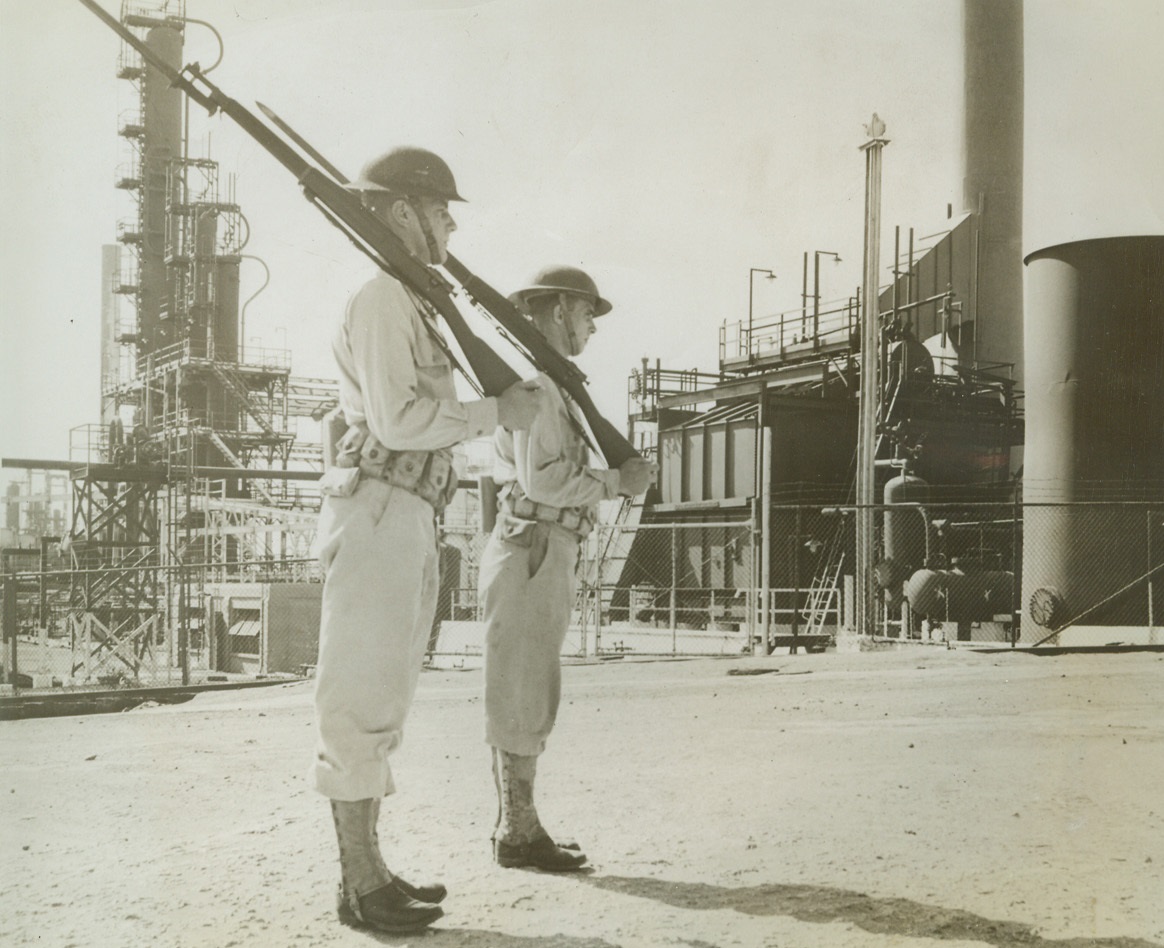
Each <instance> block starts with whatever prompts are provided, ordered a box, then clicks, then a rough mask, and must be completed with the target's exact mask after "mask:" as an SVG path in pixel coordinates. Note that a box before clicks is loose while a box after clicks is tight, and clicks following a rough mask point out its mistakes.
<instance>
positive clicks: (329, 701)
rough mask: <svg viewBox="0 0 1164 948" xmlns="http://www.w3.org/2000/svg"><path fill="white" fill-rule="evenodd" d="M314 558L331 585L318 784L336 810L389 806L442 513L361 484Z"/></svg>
mask: <svg viewBox="0 0 1164 948" xmlns="http://www.w3.org/2000/svg"><path fill="white" fill-rule="evenodd" d="M314 550H315V552H316V554H317V555H318V557H319V560H320V563H321V564H322V565H323V569H324V585H323V604H322V610H321V615H320V630H319V661H318V664H317V665H316V670H315V718H316V727H317V741H316V752H315V759H314V761H313V763H312V767H311V773H310V778H311V782H312V784H313V786H314V787H315V789H316V790H318V791H319V792H320V793H322V794H324V795H325V796H327V797H330V798H331V799H333V800H364V799H367V798H369V797H381V796H385V795H387V794H390V793H392V792H394V790H395V785H394V784H393V781H392V769H391V767H390V766H389V763H388V757H389V755H390V754H391V753H392V752H393V751H394V750H396V748H397V747H399V746H400V742H401V740H402V739H403V732H404V721H405V719H406V717H407V716H408V709H409V706H410V705H411V704H412V698H413V695H414V694H415V692H416V682H417V678H418V676H419V675H420V667H421V664H422V662H423V661H424V651H425V647H426V643H427V642H428V635H429V630H430V628H431V627H432V621H433V615H434V613H435V611H436V598H437V586H438V565H439V557H438V553H437V543H436V525H435V521H434V517H433V509H432V507H431V506H430V505H429V504H428V503H426V502H425V501H423V500H421V499H420V498H419V497H417V496H416V495H414V494H410V493H409V492H408V491H406V490H403V489H402V488H399V487H393V486H391V485H389V484H387V483H385V482H384V481H380V480H375V479H373V478H361V480H360V483H359V485H358V486H357V487H356V490H355V493H353V494H352V495H351V496H349V497H325V498H324V501H323V506H322V508H321V510H320V518H319V528H318V531H317V534H316V540H315V545H314Z"/></svg>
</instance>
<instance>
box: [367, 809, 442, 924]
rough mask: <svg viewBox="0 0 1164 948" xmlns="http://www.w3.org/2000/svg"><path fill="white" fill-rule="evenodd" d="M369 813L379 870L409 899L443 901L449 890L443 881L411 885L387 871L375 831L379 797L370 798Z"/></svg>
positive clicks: (377, 834)
mask: <svg viewBox="0 0 1164 948" xmlns="http://www.w3.org/2000/svg"><path fill="white" fill-rule="evenodd" d="M369 809H370V810H371V813H370V814H369V817H368V818H369V819H370V820H371V823H372V827H371V828H372V842H373V843H374V844H375V845H374V846H373V849H372V852H373V853H374V854H375V857H376V860H377V862H378V863H379V867H380V870H381V871H382V872H383V873H384V875H386V876H388V877H389V878H391V879H392V884H393V885H394V886H396V888H398V889H399V890H400V891H401V892H403V893H404V894H405V895H407V896H408V897H409V898H410V899H416V901H417V902H431V903H433V904H434V905H435V904H436V903H437V902H443V901H444V898H445V896H446V895H448V894H449V890H448V889H446V888H445V886H444V884H443V883H440V882H429V883H424V884H421V885H412V884H411V883H408V882H405V881H404V880H403V879H402V878H400V876H398V875H396V874H395V873H394V872H391V871H389V869H388V867H387V866H386V865H384V859H383V857H382V856H381V854H380V835H379V833H377V831H376V826H377V824H378V823H379V822H380V798H379V797H374V798H373V799H372V806H371V807H370V808H369Z"/></svg>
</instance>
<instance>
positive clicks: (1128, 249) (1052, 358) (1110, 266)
mask: <svg viewBox="0 0 1164 948" xmlns="http://www.w3.org/2000/svg"><path fill="white" fill-rule="evenodd" d="M1026 264H1027V268H1028V270H1027V300H1026V313H1027V318H1026V342H1025V347H1024V348H1025V352H1026V373H1025V376H1026V384H1025V414H1026V436H1025V438H1026V440H1025V470H1024V474H1023V502H1024V508H1023V583H1022V590H1023V604H1022V606H1023V628H1022V641H1033V640H1038V639H1042V638H1043V637H1045V636H1046V635H1047V632H1048V631H1049V630H1055V629H1058V628H1060V627H1063V626H1064V625H1065V624H1074V622H1075V620H1076V619H1078V620H1079V624H1081V625H1129V626H1143V625H1145V624H1146V623H1147V613H1148V608H1147V597H1148V589H1147V585H1146V584H1145V583H1143V582H1139V580H1140V579H1142V578H1143V576H1144V574H1145V573H1146V572H1147V571H1148V569H1149V564H1148V547H1149V540H1148V533H1149V530H1150V525H1149V524H1148V523H1147V522H1146V517H1147V511H1146V509H1145V508H1144V507H1143V506H1127V505H1126V502H1127V501H1135V500H1144V501H1151V500H1159V499H1160V497H1161V487H1162V485H1164V237H1159V236H1153V237H1113V238H1103V239H1096V240H1083V241H1077V242H1074V243H1069V244H1061V245H1058V246H1054V247H1048V248H1046V249H1044V250H1039V251H1036V252H1035V253H1032V254H1030V255H1029V256H1028V257H1027V258H1026ZM1125 586H1127V587H1128V588H1127V590H1126V591H1125V592H1123V593H1120V592H1119V591H1120V590H1121V589H1123V588H1124V587H1125ZM1117 593H1118V594H1117Z"/></svg>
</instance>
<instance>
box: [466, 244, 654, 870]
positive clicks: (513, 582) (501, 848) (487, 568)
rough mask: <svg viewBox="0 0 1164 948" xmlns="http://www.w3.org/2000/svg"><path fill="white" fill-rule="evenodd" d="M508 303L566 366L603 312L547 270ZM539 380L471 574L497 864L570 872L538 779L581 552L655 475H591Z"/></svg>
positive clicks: (560, 404) (513, 440)
mask: <svg viewBox="0 0 1164 948" xmlns="http://www.w3.org/2000/svg"><path fill="white" fill-rule="evenodd" d="M510 300H512V301H513V302H514V304H516V305H517V306H518V307H519V308H521V309H522V310H524V311H525V312H526V313H527V314H528V315H529V316H530V318H531V319H532V320H533V322H534V325H535V326H536V327H537V328H538V329H539V330H540V331H541V333H542V335H543V336H545V337H546V340H547V341H548V342H549V344H550V345H551V346H553V347H554V349H556V350H557V351H558V352H560V353H561V354H562V355H564V356H567V357H575V356H578V355H581V354H582V351H583V350H584V349H585V348H586V344H587V343H588V342H589V340H590V337H591V336H592V335H593V334H594V332H595V322H594V320H595V318H596V317H600V316H603V315H605V314H606V313H609V312H610V310H611V304H610V303H609V302H608V301H607V300H606V299H604V298H603V297H602V295H601V294H600V293H599V292H598V287H597V285H596V284H595V282H594V280H593V279H592V278H591V277H590V276H589V274H587V273H585V272H584V271H582V270H579V269H577V268H576V267H567V266H554V267H547V268H546V269H544V270H542V271H541V272H539V273H538V274H537V275H536V276H535V277H534V278H533V279H532V280H531V281H530V283H529V284H528V285H527V286H526V287H524V288H523V289H521V290H518V291H517V292H516V293H514V294H512V295H511V296H510ZM541 382H542V384H543V386H544V387H545V389H546V392H547V396H548V404H547V405H546V407H545V408H544V409H543V410H542V412H541V413H539V415H538V416H537V417H536V418H535V419H534V421H533V424H531V425H530V427H529V430H528V431H518V432H512V433H511V432H509V431H506V430H504V429H500V428H499V429H498V430H497V432H496V434H495V436H494V447H495V449H496V459H497V463H496V472H495V478H496V479H497V480H498V481H499V482H500V483H501V484H502V485H503V486H502V489H501V492H500V498H501V499H500V502H499V505H498V516H497V522H496V526H495V528H494V530H493V533H492V535H491V536H490V538H489V542H488V544H487V545H486V547H485V552H484V553H483V554H482V558H481V568H480V575H479V586H480V589H481V596H482V604H483V606H484V615H485V624H486V633H485V739H486V741H487V742H488V743H489V744H490V745H491V746H492V748H493V774H494V781H495V783H496V786H497V794H498V817H497V825H496V827H495V831H494V838H493V847H494V858H495V859H496V861H497V862H498V864H499V865H501V866H505V867H511V868H516V867H523V866H532V867H535V868H538V869H545V870H550V871H571V870H576V869H579V868H581V867H582V866H583V865H584V864H585V862H586V856H585V855H584V854H583V853H582V852H580V851H579V850H578V849H577V847H574V846H560V845H558V844H557V843H556V842H554V840H553V838H552V837H551V836H550V834H549V833H548V832H547V831H546V830H545V829H544V828H543V826H542V824H541V821H540V820H539V818H538V814H537V808H536V806H535V805H534V779H535V775H536V771H537V759H538V756H539V755H540V754H541V753H542V751H543V750H544V749H545V746H546V740H547V738H548V737H549V735H550V732H551V730H552V729H553V726H554V720H555V717H556V715H557V711H558V704H559V700H560V697H561V666H560V662H559V654H560V652H561V650H562V642H563V641H564V640H565V637H566V628H567V626H568V625H569V621H570V612H571V610H572V608H573V603H574V589H575V581H574V570H575V566H576V565H577V562H578V547H579V543H580V541H581V539H582V538H584V537H585V536H586V535H587V533H588V532H589V531H590V529H591V528H592V526H593V524H594V519H595V516H596V513H597V506H598V503H599V501H602V500H609V499H612V498H615V497H617V496H619V495H620V494H621V495H624V496H634V495H636V494H639V493H642V492H643V491H645V490H646V489H647V487H648V486H649V484H650V482H651V479H652V478H653V476H654V465H652V464H650V463H649V462H647V461H645V460H643V459H642V458H638V457H635V458H632V459H630V460H628V461H626V462H625V463H624V464H623V465H622V466H621V467H620V468H619V469H618V470H604V469H600V468H596V467H593V466H591V462H590V451H589V446H588V443H587V436H586V434H585V429H584V427H583V424H582V419H581V412H580V411H579V409H578V407H577V406H576V405H575V404H574V403H573V402H572V401H571V400H570V398H569V396H568V395H567V394H566V393H564V392H562V391H560V390H559V389H558V388H557V387H556V386H555V385H554V384H553V383H552V382H551V381H550V380H549V379H547V378H545V377H544V376H542V377H541Z"/></svg>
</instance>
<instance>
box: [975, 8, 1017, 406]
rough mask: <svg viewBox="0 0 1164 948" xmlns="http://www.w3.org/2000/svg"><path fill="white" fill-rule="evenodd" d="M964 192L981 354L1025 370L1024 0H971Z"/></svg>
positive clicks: (983, 359)
mask: <svg viewBox="0 0 1164 948" xmlns="http://www.w3.org/2000/svg"><path fill="white" fill-rule="evenodd" d="M962 24H963V37H964V42H965V50H964V56H965V83H964V93H963V94H964V97H965V98H964V102H963V127H962V136H963V138H962V170H963V178H962V199H963V204H964V209H965V210H966V211H969V212H971V213H972V214H973V215H974V217H973V220H974V225H973V226H974V238H973V250H972V254H973V256H972V270H973V273H974V275H975V276H974V279H972V281H971V304H970V314H971V317H972V318H973V320H974V323H975V332H974V336H975V346H976V353H975V354H976V358H977V361H978V362H979V363H980V364H981V363H983V362H1010V363H1014V367H1015V378H1016V379H1017V380H1018V381H1019V387H1020V388H1021V387H1022V378H1023V262H1022V235H1023V199H1022V195H1023V5H1022V0H963V5H962Z"/></svg>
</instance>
